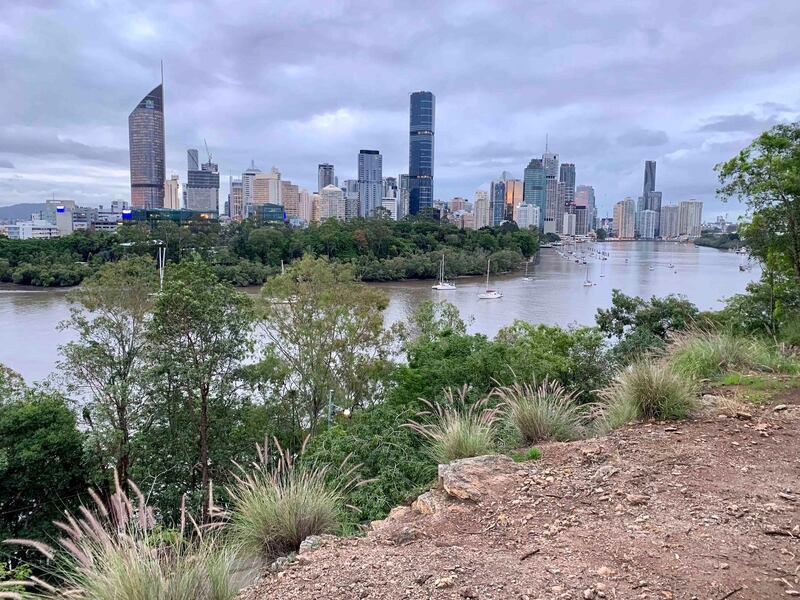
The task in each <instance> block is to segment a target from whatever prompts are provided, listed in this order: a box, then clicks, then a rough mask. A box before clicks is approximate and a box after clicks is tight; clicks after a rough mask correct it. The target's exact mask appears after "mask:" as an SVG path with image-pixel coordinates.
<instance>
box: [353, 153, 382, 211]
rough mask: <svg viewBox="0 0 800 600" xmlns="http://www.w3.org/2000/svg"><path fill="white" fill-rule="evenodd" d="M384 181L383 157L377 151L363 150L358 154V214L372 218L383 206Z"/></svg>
mask: <svg viewBox="0 0 800 600" xmlns="http://www.w3.org/2000/svg"><path fill="white" fill-rule="evenodd" d="M382 180H383V157H382V156H381V153H380V152H378V151H377V150H361V151H359V153H358V202H359V207H358V210H359V212H358V214H359V215H360V216H362V217H371V216H373V215H374V213H375V208H376V207H378V206H380V205H381V200H382V199H383V198H382V196H383V194H382V191H383V189H382V187H383V186H382Z"/></svg>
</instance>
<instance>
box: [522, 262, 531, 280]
mask: <svg viewBox="0 0 800 600" xmlns="http://www.w3.org/2000/svg"><path fill="white" fill-rule="evenodd" d="M530 262H531V261H529V260H528V261H525V277H523V278H522V281H533V277H528V264H530Z"/></svg>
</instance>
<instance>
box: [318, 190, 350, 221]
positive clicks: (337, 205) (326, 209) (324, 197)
mask: <svg viewBox="0 0 800 600" xmlns="http://www.w3.org/2000/svg"><path fill="white" fill-rule="evenodd" d="M344 218H345V200H344V192H343V191H342V188H339V187H336V186H335V185H333V184H330V185H326V186H325V187H324V188H322V190H321V191H320V193H319V220H320V221H324V220H325V219H339V220H340V221H344Z"/></svg>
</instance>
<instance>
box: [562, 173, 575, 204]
mask: <svg viewBox="0 0 800 600" xmlns="http://www.w3.org/2000/svg"><path fill="white" fill-rule="evenodd" d="M558 181H559V182H560V183H563V184H564V205H567V204H573V203H574V202H575V165H574V164H572V163H562V164H561V166H560V168H559V173H558Z"/></svg>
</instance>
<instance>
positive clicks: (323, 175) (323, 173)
mask: <svg viewBox="0 0 800 600" xmlns="http://www.w3.org/2000/svg"><path fill="white" fill-rule="evenodd" d="M329 185H336V178H335V177H334V175H333V165H329V164H328V163H320V164H319V165H318V166H317V191H318V192H322V189H323V188H324V187H326V186H329Z"/></svg>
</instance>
